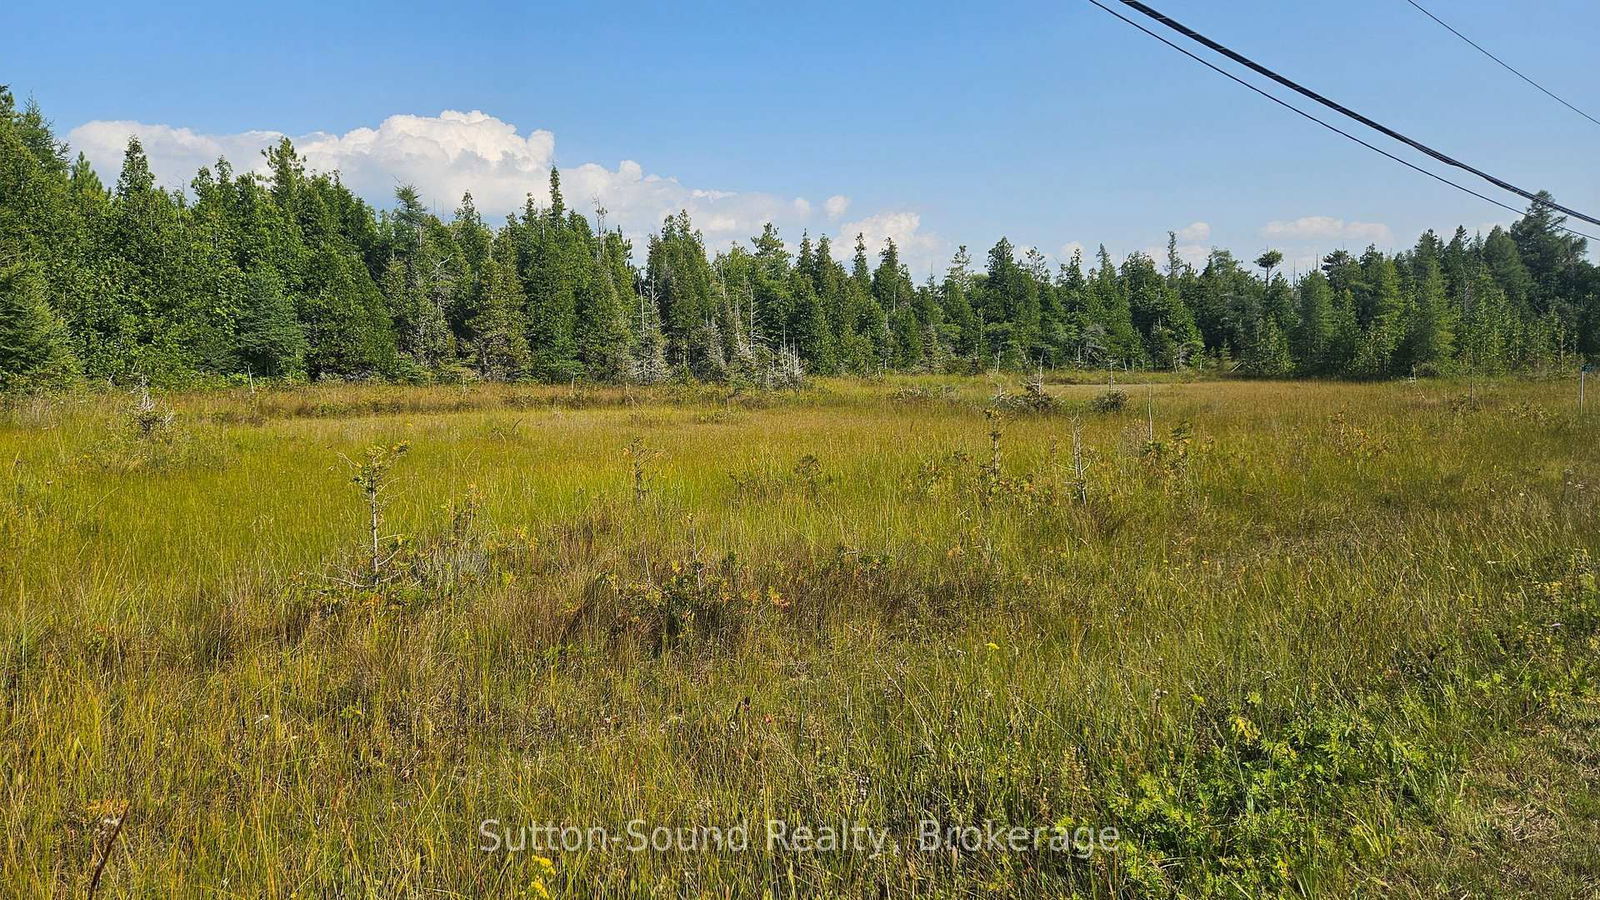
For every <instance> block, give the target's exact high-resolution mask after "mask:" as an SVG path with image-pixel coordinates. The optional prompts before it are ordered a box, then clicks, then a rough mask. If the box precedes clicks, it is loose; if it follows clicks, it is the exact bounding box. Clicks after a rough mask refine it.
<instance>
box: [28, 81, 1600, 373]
mask: <svg viewBox="0 0 1600 900" xmlns="http://www.w3.org/2000/svg"><path fill="white" fill-rule="evenodd" d="M263 153H264V156H265V160H266V165H265V172H264V173H263V174H254V173H246V174H238V173H236V172H235V171H234V170H233V169H232V168H231V167H230V165H229V164H228V162H227V161H226V160H218V161H217V163H216V164H215V165H213V166H210V167H206V168H202V169H201V170H200V171H199V172H198V173H197V174H196V175H195V177H194V179H193V180H192V181H191V183H190V186H189V187H190V189H189V191H187V192H184V191H169V190H166V189H163V188H162V187H159V186H158V185H157V184H156V181H155V178H154V176H153V175H152V173H151V170H150V164H149V160H148V158H147V157H146V155H145V153H144V150H143V148H142V147H141V146H140V144H139V141H138V140H137V139H130V141H129V143H128V147H127V151H126V154H125V155H124V159H123V164H122V170H121V173H120V175H119V177H118V179H117V182H116V184H115V185H113V186H111V187H109V188H108V187H107V186H106V185H104V184H103V183H102V182H101V180H100V179H99V177H98V176H97V175H96V174H95V171H94V170H93V168H92V167H91V166H90V165H89V163H88V161H87V160H86V159H85V158H84V156H83V155H82V154H81V153H80V154H79V155H78V156H77V157H76V158H75V159H74V158H72V157H71V156H70V153H69V148H68V147H67V146H66V145H65V144H64V143H63V142H61V141H59V140H58V139H57V138H56V136H55V135H54V134H53V133H52V131H51V128H50V124H49V122H48V121H47V120H46V119H45V118H44V116H43V115H42V113H41V112H40V110H39V108H38V106H37V105H36V104H34V103H31V102H30V103H28V104H26V105H24V106H23V107H22V108H20V109H19V107H18V106H17V103H16V101H15V99H14V97H13V95H12V94H11V92H10V91H8V90H6V89H4V88H0V389H18V388H45V387H53V386H60V385H66V384H70V383H73V382H78V381H81V380H84V379H88V380H92V381H100V382H107V381H109V382H113V383H126V382H130V381H149V382H151V383H156V384H193V383H197V382H204V381H206V380H215V379H228V378H256V377H259V378H284V379H365V378H378V379H387V380H397V381H411V382H425V381H434V380H459V379H465V378H481V379H490V380H515V379H536V380H542V381H560V382H566V381H571V380H576V379H584V380H596V381H630V382H637V383H650V382H655V381H659V380H662V379H666V378H673V377H693V378H700V379H710V380H731V381H742V380H747V381H755V382H765V383H773V382H777V381H789V380H793V379H795V378H798V377H800V375H801V374H802V373H811V374H822V375H827V374H845V373H859V374H865V373H877V372H883V371H907V372H972V371H979V370H985V369H989V368H995V367H998V368H1002V369H1032V368H1034V367H1060V366H1084V367H1126V368H1137V367H1155V368H1174V369H1179V368H1206V369H1212V370H1222V371H1228V372H1235V373H1239V374H1243V375H1253V376H1259V377H1288V376H1294V375H1307V376H1330V377H1370V378H1381V377H1392V376H1403V375H1413V374H1449V373H1468V372H1470V373H1485V374H1495V373H1502V372H1511V371H1526V370H1537V369H1540V368H1547V367H1551V366H1557V365H1563V364H1568V363H1570V362H1572V361H1574V360H1576V359H1579V358H1585V357H1587V358H1600V269H1597V267H1596V266H1594V265H1593V264H1592V263H1590V262H1589V261H1588V260H1587V258H1586V255H1585V251H1586V247H1585V242H1584V241H1583V239H1582V238H1579V237H1576V236H1574V235H1571V234H1569V233H1567V232H1565V231H1563V230H1562V228H1561V227H1560V226H1561V225H1562V224H1563V219H1562V218H1560V217H1558V216H1556V215H1554V214H1553V212H1552V210H1551V209H1550V208H1549V207H1548V206H1547V205H1545V204H1544V203H1542V202H1539V201H1536V202H1534V203H1533V204H1532V205H1531V206H1530V207H1529V209H1528V211H1527V213H1526V215H1525V216H1523V218H1522V219H1521V220H1520V221H1518V222H1517V223H1516V224H1514V225H1512V226H1511V227H1510V228H1509V229H1504V228H1498V227H1497V228H1495V229H1493V230H1492V231H1490V232H1489V234H1488V235H1486V236H1483V235H1469V234H1468V233H1467V232H1466V230H1465V229H1461V228H1458V229H1457V230H1456V231H1455V233H1454V234H1453V235H1452V236H1451V237H1450V239H1449V240H1444V239H1442V238H1440V237H1439V236H1438V235H1436V234H1434V233H1433V232H1431V231H1430V232H1428V233H1425V234H1423V235H1422V237H1421V238H1420V239H1419V240H1418V241H1417V243H1416V244H1415V246H1413V247H1412V248H1410V249H1408V250H1406V251H1404V252H1401V253H1398V254H1387V253H1384V252H1381V251H1379V250H1378V249H1377V248H1375V247H1368V248H1367V250H1366V251H1365V252H1364V253H1361V254H1360V255H1354V254H1351V253H1348V252H1346V251H1343V250H1340V251H1337V252H1334V253H1332V254H1330V255H1328V256H1327V257H1325V258H1323V259H1322V260H1321V265H1320V267H1319V268H1317V269H1316V270H1314V271H1311V272H1308V273H1305V274H1303V275H1300V276H1298V277H1295V278H1290V277H1287V276H1286V275H1285V273H1284V272H1283V268H1282V265H1281V264H1282V262H1283V256H1282V254H1281V253H1279V252H1277V251H1268V252H1266V253H1264V254H1262V255H1261V256H1260V257H1259V258H1257V259H1255V260H1253V261H1251V262H1252V263H1253V265H1251V264H1246V263H1245V262H1243V261H1241V260H1239V259H1237V258H1235V257H1234V256H1233V255H1232V254H1230V253H1229V252H1228V251H1226V250H1220V249H1218V250H1213V251H1212V252H1211V253H1210V256H1209V258H1208V259H1207V260H1206V262H1205V264H1204V265H1203V266H1193V265H1190V264H1188V263H1187V262H1185V261H1184V260H1183V259H1181V258H1180V257H1179V254H1178V252H1177V247H1176V239H1175V237H1173V236H1171V235H1169V241H1168V251H1167V254H1166V259H1165V260H1161V261H1159V262H1158V261H1157V260H1156V259H1153V258H1152V257H1151V256H1149V255H1147V254H1143V253H1134V254H1132V255H1130V256H1128V257H1127V258H1126V259H1124V260H1122V261H1121V262H1120V263H1118V262H1116V261H1115V260H1113V259H1112V258H1111V256H1110V255H1109V254H1108V253H1107V252H1106V250H1105V248H1104V247H1101V248H1100V250H1099V252H1098V253H1097V254H1096V255H1095V257H1094V259H1093V260H1092V261H1086V260H1084V259H1082V258H1081V257H1080V256H1078V255H1075V256H1074V257H1073V259H1072V260H1071V261H1069V262H1066V263H1063V264H1060V265H1058V266H1056V267H1054V268H1053V269H1052V267H1051V266H1050V265H1048V263H1047V261H1046V259H1045V257H1044V256H1043V254H1041V253H1040V252H1039V251H1038V250H1036V249H1029V250H1025V251H1019V250H1018V248H1016V247H1014V246H1013V245H1012V244H1011V243H1010V242H1009V241H1007V240H1005V239H1003V238H1002V239H1001V240H1000V241H999V242H998V243H996V244H995V245H994V246H993V247H992V248H991V249H990V250H989V252H988V254H987V256H986V257H985V258H984V259H983V260H982V261H981V262H980V261H977V260H974V259H973V258H972V256H971V255H970V254H969V253H968V251H967V249H966V248H965V247H962V248H961V249H960V250H958V251H957V252H956V254H955V256H954V258H953V259H952V260H951V262H950V265H949V267H948V269H947V270H946V271H945V272H944V273H943V275H942V277H935V276H933V275H930V276H929V277H928V278H926V279H925V280H924V281H923V282H922V283H920V284H918V283H915V282H914V281H913V279H912V277H911V274H910V272H909V270H908V268H907V266H906V265H905V264H904V262H902V260H901V258H900V255H899V251H898V248H897V247H896V246H895V244H894V243H893V241H887V242H885V244H884V247H883V249H882V250H881V251H880V252H878V253H876V254H874V255H872V256H869V254H868V253H867V250H866V247H865V244H864V242H863V240H862V238H861V236H859V235H858V236H856V238H855V243H854V254H853V256H852V257H851V260H850V262H849V264H848V265H846V264H843V263H841V262H839V261H838V260H836V258H835V255H834V248H833V245H832V243H831V241H830V239H829V238H828V237H827V236H826V235H823V236H820V237H818V238H817V239H816V240H812V238H811V237H810V236H809V235H804V236H802V237H801V239H800V242H799V244H798V246H797V247H795V248H794V249H793V251H791V248H790V245H789V244H788V243H786V242H785V241H784V240H783V238H782V237H781V236H780V235H779V233H778V230H777V229H776V228H774V227H773V226H772V225H771V224H768V225H767V226H766V227H765V228H764V229H763V231H762V233H761V234H760V235H758V236H756V237H754V238H753V239H752V240H751V241H750V245H749V246H748V247H745V246H733V247H730V248H728V249H725V250H722V251H719V252H718V253H716V254H715V256H708V254H707V252H706V247H705V245H704V242H703V239H702V237H701V235H700V233H699V232H697V231H696V230H695V228H694V225H693V223H692V222H691V221H690V219H689V216H688V214H687V213H686V212H685V213H678V214H676V215H673V216H670V217H668V218H667V219H666V221H664V222H663V223H662V226H661V229H660V230H659V231H658V232H656V233H655V234H652V235H650V236H649V239H648V245H647V247H646V248H645V252H644V254H643V256H644V258H643V260H642V265H641V264H640V262H641V261H636V260H635V257H634V248H633V247H632V246H631V243H630V241H629V240H628V239H627V238H625V237H624V236H623V234H622V231H621V230H620V229H618V228H607V227H606V225H605V221H604V210H603V209H596V210H595V211H594V214H595V218H594V221H593V222H591V221H590V218H589V216H588V215H586V214H585V213H584V212H581V211H579V210H577V209H574V208H572V207H570V206H569V205H568V204H567V203H566V202H565V200H564V198H563V197H562V194H561V186H560V176H559V173H558V172H556V171H555V170H554V169H552V170H551V172H550V197H549V202H548V203H547V204H539V203H536V202H535V201H534V200H533V199H532V197H531V196H530V197H529V199H528V201H527V203H526V205H525V207H524V208H523V209H522V210H521V211H520V212H518V213H516V214H512V215H509V216H507V217H506V219H505V221H504V222H502V223H500V224H499V225H498V227H494V226H492V225H491V224H489V223H488V222H486V221H485V220H484V219H483V217H482V216H480V215H479V213H478V211H477V209H476V208H475V206H474V204H473V200H472V196H471V194H467V195H466V196H464V197H463V198H462V200H461V204H460V206H459V208H458V209H456V211H455V213H454V215H453V217H452V218H451V219H450V220H449V221H448V222H447V221H444V220H442V219H440V218H439V217H437V216H435V215H434V214H432V213H431V212H430V211H429V210H428V209H427V208H426V207H425V206H424V205H423V204H422V202H421V201H420V199H419V198H418V195H417V192H416V191H415V190H414V189H413V188H411V187H400V188H399V189H398V190H397V191H396V193H395V202H394V206H393V208H392V209H388V210H381V211H380V210H375V209H374V208H373V207H372V206H371V205H369V204H367V203H366V202H364V201H363V200H361V199H360V198H358V197H357V196H355V195H354V194H353V193H352V192H351V191H350V190H349V189H348V188H346V187H345V186H344V185H343V184H341V183H340V180H339V177H338V174H337V173H325V172H314V171H310V170H308V169H307V167H306V165H305V162H304V161H303V160H302V159H301V158H300V157H299V156H298V155H297V154H296V152H295V149H294V147H293V145H292V144H291V143H290V142H289V141H288V140H287V139H284V140H281V141H280V142H279V143H278V144H277V145H276V146H273V147H270V148H268V149H266V150H265V151H263ZM1541 196H1542V198H1543V199H1548V195H1541Z"/></svg>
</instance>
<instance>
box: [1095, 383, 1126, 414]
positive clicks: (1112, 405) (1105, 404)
mask: <svg viewBox="0 0 1600 900" xmlns="http://www.w3.org/2000/svg"><path fill="white" fill-rule="evenodd" d="M1127 406H1128V392H1127V391H1124V390H1119V389H1117V388H1110V389H1107V390H1104V391H1101V392H1100V393H1098V394H1095V395H1094V399H1092V400H1090V401H1089V409H1090V410H1091V411H1092V412H1097V413H1113V412H1119V411H1121V410H1123V409H1126V408H1127Z"/></svg>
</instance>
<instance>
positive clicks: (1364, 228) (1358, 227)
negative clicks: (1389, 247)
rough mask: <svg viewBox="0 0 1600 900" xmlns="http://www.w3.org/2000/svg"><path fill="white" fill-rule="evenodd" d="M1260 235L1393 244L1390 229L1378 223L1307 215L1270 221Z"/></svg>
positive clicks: (1292, 239) (1273, 237)
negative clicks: (1291, 219) (1288, 219)
mask: <svg viewBox="0 0 1600 900" xmlns="http://www.w3.org/2000/svg"><path fill="white" fill-rule="evenodd" d="M1261 236H1262V237H1264V238H1267V239H1269V240H1282V241H1354V242H1359V243H1363V244H1388V243H1392V242H1393V241H1394V233H1393V232H1392V231H1390V230H1389V226H1387V225H1384V224H1381V223H1378V222H1346V221H1345V220H1343V219H1336V218H1334V217H1333V216H1304V217H1301V218H1299V219H1295V220H1293V221H1289V222H1284V221H1274V222H1268V223H1267V225H1266V227H1264V228H1262V229H1261Z"/></svg>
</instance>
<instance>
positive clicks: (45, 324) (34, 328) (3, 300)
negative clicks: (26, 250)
mask: <svg viewBox="0 0 1600 900" xmlns="http://www.w3.org/2000/svg"><path fill="white" fill-rule="evenodd" d="M79 374H80V369H79V365H78V360H77V359H76V358H75V357H74V356H73V355H72V350H71V348H70V344H69V338H68V335H67V328H66V324H65V323H64V322H62V320H61V317H60V315H58V314H57V313H56V311H55V310H53V309H51V308H50V306H49V304H48V303H46V302H45V299H44V290H43V279H41V278H40V277H39V276H38V275H37V274H36V273H34V272H33V271H31V270H30V267H28V266H26V265H24V264H22V263H15V264H12V265H10V266H8V267H5V268H0V393H8V392H18V391H36V390H50V389H54V388H61V387H65V386H67V385H69V384H71V383H72V382H73V381H75V380H76V379H77V378H78V376H79Z"/></svg>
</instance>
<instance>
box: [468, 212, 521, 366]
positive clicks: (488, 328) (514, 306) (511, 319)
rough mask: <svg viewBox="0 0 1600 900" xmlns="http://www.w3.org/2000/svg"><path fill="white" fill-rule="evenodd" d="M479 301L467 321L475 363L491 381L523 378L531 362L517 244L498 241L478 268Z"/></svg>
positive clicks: (473, 361)
mask: <svg viewBox="0 0 1600 900" xmlns="http://www.w3.org/2000/svg"><path fill="white" fill-rule="evenodd" d="M478 277H479V280H480V282H481V284H480V287H479V290H478V296H479V298H480V299H479V303H478V306H477V309H476V311H475V313H474V315H473V317H472V319H471V320H470V321H469V322H468V324H467V331H468V344H469V346H470V347H471V348H472V365H473V367H474V368H475V369H476V370H477V372H478V374H479V375H480V376H482V377H483V378H486V379H488V380H490V381H504V380H509V379H513V378H520V377H522V376H524V375H525V374H527V372H528V370H529V368H530V367H531V365H532V357H531V355H530V354H529V352H528V337H527V326H526V324H525V323H524V322H523V321H522V309H523V305H524V298H523V296H522V282H521V280H520V279H518V277H517V261H516V247H515V246H514V245H513V243H512V241H511V240H510V239H506V238H502V239H501V240H499V241H496V242H495V244H494V247H493V250H492V252H491V254H490V255H489V256H487V257H485V259H484V260H483V263H482V266H481V268H480V269H479V276H478Z"/></svg>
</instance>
